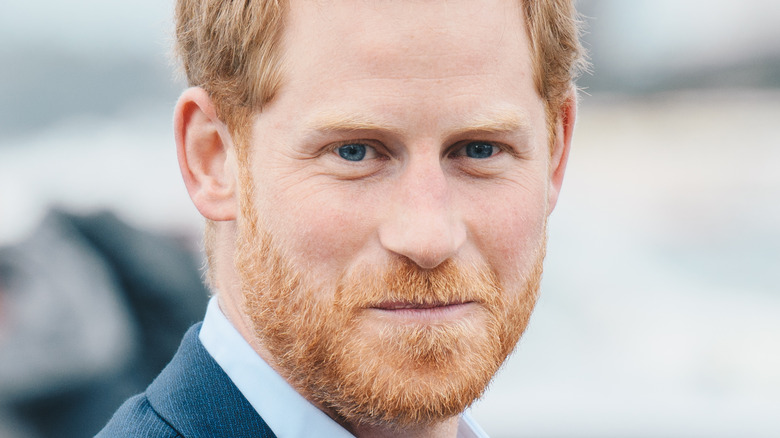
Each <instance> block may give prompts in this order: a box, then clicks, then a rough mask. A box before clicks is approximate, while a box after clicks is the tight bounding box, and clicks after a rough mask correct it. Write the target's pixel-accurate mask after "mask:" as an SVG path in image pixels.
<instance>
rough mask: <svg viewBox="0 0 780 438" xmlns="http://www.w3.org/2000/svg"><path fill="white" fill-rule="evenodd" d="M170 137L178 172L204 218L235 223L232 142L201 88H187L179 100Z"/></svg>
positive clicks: (234, 181) (235, 187)
mask: <svg viewBox="0 0 780 438" xmlns="http://www.w3.org/2000/svg"><path fill="white" fill-rule="evenodd" d="M174 134H175V138H176V154H177V157H178V159H179V169H180V170H181V174H182V177H183V178H184V185H185V186H186V187H187V192H189V195H190V198H191V199H192V202H193V203H194V204H195V207H196V208H197V209H198V211H199V212H200V214H202V215H203V216H204V217H205V218H207V219H211V220H214V221H229V220H235V218H236V213H237V205H238V203H237V199H236V192H237V175H236V172H235V168H236V166H235V164H236V163H235V154H234V151H233V145H232V140H231V138H230V135H229V133H228V130H227V128H226V126H225V124H224V123H222V121H220V120H219V118H218V117H217V112H216V108H215V106H214V103H213V102H212V100H211V98H210V97H209V95H208V93H207V92H206V91H205V90H203V89H202V88H199V87H194V88H189V89H187V90H185V91H184V93H182V95H181V97H179V101H178V102H177V104H176V109H175V110H174Z"/></svg>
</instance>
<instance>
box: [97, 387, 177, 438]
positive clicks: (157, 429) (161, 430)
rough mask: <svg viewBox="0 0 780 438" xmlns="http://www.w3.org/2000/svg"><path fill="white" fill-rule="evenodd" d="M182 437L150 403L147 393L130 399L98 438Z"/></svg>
mask: <svg viewBox="0 0 780 438" xmlns="http://www.w3.org/2000/svg"><path fill="white" fill-rule="evenodd" d="M124 437H133V438H182V435H181V434H180V433H179V432H177V431H176V429H174V428H173V427H172V426H171V425H170V424H168V423H167V422H166V421H165V420H164V419H163V418H162V417H160V416H159V415H158V414H157V412H155V410H154V409H153V408H152V405H151V404H149V400H148V399H147V398H146V395H145V394H138V395H136V396H135V397H132V398H130V399H128V400H127V401H126V402H125V403H124V404H122V406H121V407H120V408H119V409H118V410H117V411H116V413H115V414H114V416H113V417H111V420H110V421H109V422H108V424H106V427H104V428H103V430H101V431H100V432H99V433H98V434H97V435H96V438H124Z"/></svg>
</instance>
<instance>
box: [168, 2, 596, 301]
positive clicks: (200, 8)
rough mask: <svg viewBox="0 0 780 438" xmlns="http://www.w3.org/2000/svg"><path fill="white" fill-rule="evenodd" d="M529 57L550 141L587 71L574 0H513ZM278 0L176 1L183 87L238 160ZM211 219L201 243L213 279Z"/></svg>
mask: <svg viewBox="0 0 780 438" xmlns="http://www.w3.org/2000/svg"><path fill="white" fill-rule="evenodd" d="M520 1H521V9H522V11H523V14H524V18H525V21H526V25H527V30H528V37H529V40H530V44H531V56H532V57H533V69H534V71H533V75H534V84H535V86H536V90H537V92H538V93H539V96H541V98H542V99H543V101H544V103H545V110H546V116H547V127H548V137H549V138H550V141H551V142H552V141H553V140H554V135H555V126H556V124H557V122H558V117H559V114H560V109H561V107H562V105H564V104H565V102H566V100H567V99H569V98H570V97H572V96H573V91H574V81H575V79H576V78H577V77H578V76H579V74H580V73H581V72H582V71H584V70H586V69H587V65H588V64H587V62H586V60H585V53H584V50H583V48H582V45H581V44H580V34H581V27H582V22H581V21H580V19H579V15H578V14H577V11H576V9H575V7H574V0H520ZM287 6H288V2H287V1H286V0H243V1H238V0H233V1H231V0H177V2H176V45H175V50H176V53H177V55H178V57H179V58H180V60H181V63H182V66H183V68H184V72H185V74H186V77H187V81H188V83H189V85H190V86H198V87H201V88H203V89H205V90H206V91H207V92H208V93H209V95H210V96H211V99H212V100H213V101H214V105H215V106H216V109H217V115H218V117H219V118H220V119H221V120H222V121H223V122H225V124H226V125H227V127H228V129H229V131H230V133H231V135H232V136H233V138H234V140H235V146H236V153H237V156H238V159H239V160H240V161H241V160H243V161H242V162H245V161H246V159H247V151H246V150H245V149H246V148H245V145H246V144H248V139H249V126H250V124H249V119H250V117H251V116H252V115H253V114H255V113H256V112H258V111H262V108H263V105H265V104H267V103H268V102H270V101H271V100H273V98H274V96H275V94H276V93H277V91H278V90H279V88H280V86H281V84H282V81H283V74H282V65H281V64H282V63H281V57H282V53H281V40H282V34H283V32H284V18H285V11H286V8H287ZM215 228H216V227H215V224H214V223H213V222H211V221H209V220H207V221H206V229H205V233H204V234H205V238H204V247H205V252H206V256H207V259H208V260H207V262H208V266H209V267H211V269H212V272H211V273H210V275H209V281H210V283H211V285H212V286H216V284H214V278H213V268H214V266H215V260H214V258H215V256H214V246H215V240H216V238H215Z"/></svg>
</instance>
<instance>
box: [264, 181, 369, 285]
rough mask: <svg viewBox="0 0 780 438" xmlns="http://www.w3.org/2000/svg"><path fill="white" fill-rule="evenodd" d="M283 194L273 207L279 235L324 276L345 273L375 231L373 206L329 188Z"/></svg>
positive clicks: (299, 259)
mask: <svg viewBox="0 0 780 438" xmlns="http://www.w3.org/2000/svg"><path fill="white" fill-rule="evenodd" d="M283 198H284V199H279V200H278V202H275V204H276V208H274V209H273V210H274V215H275V220H274V229H275V231H276V234H275V235H276V236H278V237H279V243H280V245H282V246H283V247H284V248H285V249H286V250H287V251H288V254H287V255H288V256H289V257H291V258H294V259H295V260H296V262H297V264H298V266H302V267H305V269H306V270H307V271H308V272H310V273H311V274H314V275H315V276H317V277H318V278H320V279H325V278H326V277H330V276H337V275H338V273H341V272H342V271H343V270H344V268H345V267H346V266H347V265H348V264H349V262H350V260H352V259H354V257H355V256H356V254H359V253H360V251H361V249H362V248H363V247H364V246H365V244H366V242H367V241H368V240H369V239H370V238H371V236H372V235H373V231H372V224H373V220H372V215H371V213H370V209H369V208H361V207H362V206H365V207H367V206H366V203H363V202H359V200H357V199H354V198H352V197H342V196H338V195H337V193H334V192H332V191H331V192H329V191H328V190H325V189H323V190H318V191H308V192H307V194H306V195H305V196H296V195H295V193H294V192H292V191H288V192H287V194H286V195H285V196H284V197H283ZM277 199H278V198H277ZM334 274H336V275H334Z"/></svg>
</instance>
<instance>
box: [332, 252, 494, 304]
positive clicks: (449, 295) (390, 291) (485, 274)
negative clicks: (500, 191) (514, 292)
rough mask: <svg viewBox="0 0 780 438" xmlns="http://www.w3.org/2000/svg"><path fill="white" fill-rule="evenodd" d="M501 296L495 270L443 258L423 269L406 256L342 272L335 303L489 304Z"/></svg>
mask: <svg viewBox="0 0 780 438" xmlns="http://www.w3.org/2000/svg"><path fill="white" fill-rule="evenodd" d="M500 296H501V288H500V286H499V282H498V276H497V275H496V273H495V272H494V271H493V270H491V269H489V268H488V267H487V266H485V265H477V264H466V263H463V262H459V261H456V260H452V259H450V260H446V261H445V262H443V263H442V264H441V265H439V266H437V267H435V268H433V269H424V268H421V267H420V266H418V265H417V264H415V263H414V262H413V261H411V260H409V259H408V258H405V257H400V256H399V257H395V258H393V259H391V260H389V261H388V262H387V263H386V264H384V265H383V266H380V267H377V266H362V267H360V268H357V269H354V270H352V271H351V272H349V273H348V274H344V275H342V277H341V278H340V279H339V282H338V285H337V287H336V291H335V297H334V298H335V302H336V303H337V305H342V306H345V307H350V308H371V307H383V306H386V305H387V304H388V303H395V304H401V303H407V304H409V305H411V306H415V307H435V306H444V305H454V304H463V303H471V302H475V303H478V304H483V305H492V304H494V303H495V302H496V300H498V299H499V298H500Z"/></svg>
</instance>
